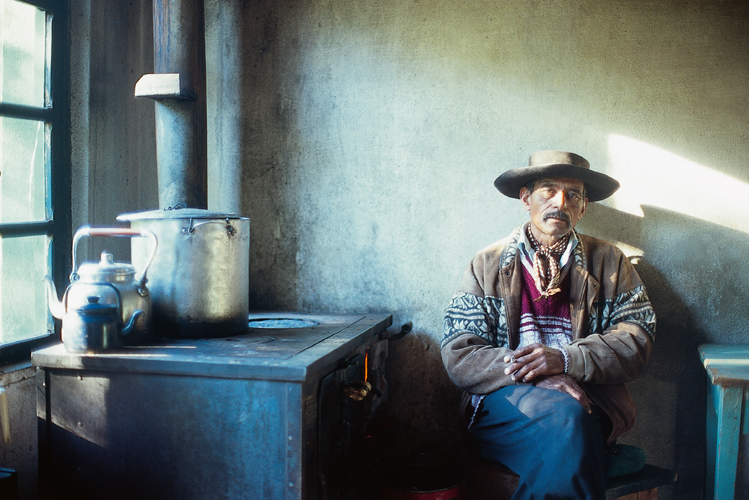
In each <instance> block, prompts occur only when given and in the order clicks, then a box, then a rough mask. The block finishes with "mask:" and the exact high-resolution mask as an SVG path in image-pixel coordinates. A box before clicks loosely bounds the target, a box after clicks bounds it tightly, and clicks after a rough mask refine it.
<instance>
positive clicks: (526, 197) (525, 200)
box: [519, 186, 531, 210]
mask: <svg viewBox="0 0 749 500" xmlns="http://www.w3.org/2000/svg"><path fill="white" fill-rule="evenodd" d="M530 197H531V192H530V190H529V189H528V188H527V187H525V186H523V187H521V188H520V196H519V198H520V202H521V203H522V204H523V208H525V209H526V210H530V209H531V202H530Z"/></svg>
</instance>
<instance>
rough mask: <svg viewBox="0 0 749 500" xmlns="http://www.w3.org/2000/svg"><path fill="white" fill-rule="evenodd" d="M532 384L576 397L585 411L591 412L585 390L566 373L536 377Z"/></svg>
mask: <svg viewBox="0 0 749 500" xmlns="http://www.w3.org/2000/svg"><path fill="white" fill-rule="evenodd" d="M533 385H535V386H536V387H543V388H544V389H551V390H553V391H559V392H564V393H566V394H569V395H570V396H572V397H573V398H575V399H577V402H578V403H580V404H581V405H582V407H583V408H585V411H587V412H588V413H591V409H590V400H589V399H588V396H587V395H586V394H585V391H583V389H582V387H580V384H578V383H577V382H576V381H575V379H573V378H572V377H570V376H569V375H567V374H566V373H559V374H556V375H546V376H541V377H537V378H536V380H534V381H533Z"/></svg>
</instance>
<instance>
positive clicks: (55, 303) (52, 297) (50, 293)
mask: <svg viewBox="0 0 749 500" xmlns="http://www.w3.org/2000/svg"><path fill="white" fill-rule="evenodd" d="M44 282H45V283H46V284H47V302H48V303H49V312H51V313H52V316H54V317H55V318H57V319H62V317H63V316H65V304H63V303H62V302H61V301H60V299H58V298H57V288H55V282H54V281H52V278H50V277H49V276H45V277H44Z"/></svg>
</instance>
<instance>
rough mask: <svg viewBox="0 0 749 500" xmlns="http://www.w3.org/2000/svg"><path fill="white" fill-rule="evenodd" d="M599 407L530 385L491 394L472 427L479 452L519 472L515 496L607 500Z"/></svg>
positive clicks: (524, 499) (517, 499) (522, 498)
mask: <svg viewBox="0 0 749 500" xmlns="http://www.w3.org/2000/svg"><path fill="white" fill-rule="evenodd" d="M598 412H599V410H597V409H594V413H593V414H589V413H588V412H586V411H585V409H583V407H582V406H581V405H580V403H578V402H577V400H575V399H574V398H572V396H570V395H568V394H564V393H562V392H559V391H554V390H550V389H543V388H540V387H535V386H532V385H513V386H508V387H503V388H502V389H499V390H498V391H496V392H493V393H491V394H489V395H487V396H486V397H485V398H484V400H483V402H482V405H481V407H480V411H479V413H478V414H477V416H476V419H475V420H474V423H473V425H472V426H471V430H470V432H471V436H472V437H473V439H474V441H475V444H476V446H477V447H478V451H479V452H481V453H482V454H483V455H484V456H486V457H488V458H491V459H493V460H495V461H497V462H500V463H502V464H504V465H505V466H507V467H509V468H510V469H511V470H512V471H513V472H515V473H516V474H517V475H518V476H520V484H519V485H518V489H517V490H516V491H515V494H514V495H513V496H512V500H530V499H533V500H539V499H545V500H551V499H570V500H583V499H585V500H602V499H605V498H606V487H605V482H606V473H605V466H604V461H605V452H604V437H603V434H602V432H601V424H600V419H601V415H600V413H598Z"/></svg>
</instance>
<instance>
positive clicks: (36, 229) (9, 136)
mask: <svg viewBox="0 0 749 500" xmlns="http://www.w3.org/2000/svg"><path fill="white" fill-rule="evenodd" d="M65 15H66V12H65V2H64V1H63V0H25V1H20V0H0V28H1V29H0V364H5V363H8V362H14V361H20V360H22V359H23V358H26V359H28V355H29V352H30V350H31V349H34V348H36V347H38V346H39V345H41V344H43V343H44V342H47V341H50V340H51V339H54V338H56V337H55V336H54V323H53V321H52V318H51V316H50V314H49V312H48V308H47V292H46V288H45V284H44V277H45V276H50V277H52V278H56V280H55V281H56V282H57V283H64V282H65V278H64V269H65V262H64V261H65V259H64V256H65V254H66V253H69V252H68V251H67V250H66V248H69V247H70V236H69V232H70V231H69V227H70V180H69V179H70V168H69V158H70V154H69V149H70V148H69V132H68V129H69V126H68V123H69V118H68V106H67V101H68V98H67V95H66V91H65V82H66V80H67V66H68V65H67V62H66V60H65V58H66V55H65V54H66V52H67V50H66V47H65V45H66V44H65V39H66V37H67V35H66V32H65V31H66V28H65V26H66V23H65V22H64V18H65Z"/></svg>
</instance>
